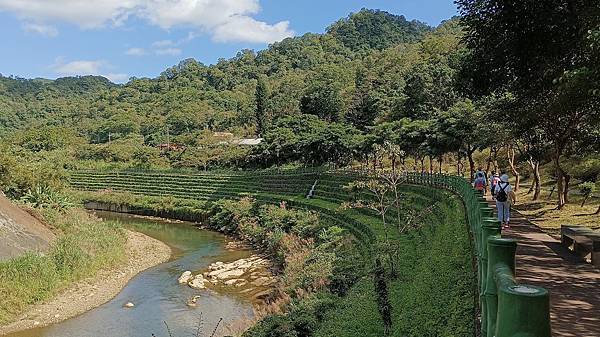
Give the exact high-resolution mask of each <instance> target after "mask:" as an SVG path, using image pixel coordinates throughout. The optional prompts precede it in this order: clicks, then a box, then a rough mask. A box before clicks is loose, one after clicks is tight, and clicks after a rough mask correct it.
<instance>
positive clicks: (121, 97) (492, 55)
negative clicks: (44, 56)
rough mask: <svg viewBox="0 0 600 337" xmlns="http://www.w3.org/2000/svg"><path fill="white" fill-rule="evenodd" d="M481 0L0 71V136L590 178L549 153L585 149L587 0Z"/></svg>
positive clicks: (190, 161)
mask: <svg viewBox="0 0 600 337" xmlns="http://www.w3.org/2000/svg"><path fill="white" fill-rule="evenodd" d="M558 2H560V1H558ZM484 5H485V6H488V5H487V4H485V3H484V2H481V1H474V0H473V1H470V0H464V1H460V2H459V10H460V11H461V14H462V16H461V17H460V18H455V19H451V20H448V21H446V22H443V23H442V24H440V25H439V26H438V27H428V26H427V25H425V24H423V23H420V22H418V21H408V20H406V19H405V18H404V17H403V16H398V15H393V14H390V13H387V12H383V11H378V10H367V9H363V10H361V11H360V12H358V13H354V14H351V15H349V16H348V17H346V18H343V19H340V20H339V21H337V22H335V23H333V24H332V25H331V26H330V27H329V28H328V29H327V30H326V33H324V34H312V33H308V34H305V35H304V36H301V37H296V38H288V39H285V40H283V41H281V42H277V43H274V44H272V45H270V46H269V47H268V48H267V49H265V50H261V51H252V50H242V51H240V52H239V53H238V54H237V55H236V56H235V57H234V58H231V59H222V60H220V61H219V62H217V63H216V64H214V65H204V64H202V63H199V62H197V61H195V60H193V59H187V60H183V61H181V62H180V63H179V64H178V65H176V66H174V67H171V68H168V69H166V70H165V71H163V72H162V73H161V75H160V76H158V77H157V78H153V79H150V78H132V79H131V80H130V81H129V82H128V83H126V84H123V85H116V84H113V83H110V82H109V81H108V80H106V79H105V78H102V77H92V76H84V77H76V78H73V77H70V78H61V79H57V80H54V81H50V80H43V79H30V80H29V79H19V78H7V77H0V102H1V103H0V112H1V113H0V135H4V136H6V137H5V140H6V141H5V142H3V144H2V146H4V147H5V151H4V152H5V153H13V154H18V153H19V151H25V152H24V153H21V154H18V155H21V156H26V157H28V156H33V157H42V159H48V158H49V157H52V156H57V157H58V158H59V160H58V161H57V160H56V158H54V159H52V160H51V161H52V163H53V165H60V160H64V161H65V165H62V166H68V167H71V168H72V167H90V166H93V167H98V166H106V165H108V166H111V167H119V168H127V167H138V168H152V167H154V168H191V169H198V170H207V169H215V168H231V167H236V168H238V167H244V168H257V167H270V166H273V165H283V164H290V163H292V164H294V165H322V164H332V165H337V166H339V165H344V164H348V163H350V162H355V163H356V162H362V163H364V164H368V165H373V164H376V163H377V161H378V158H379V155H378V153H377V152H378V151H377V149H378V147H380V146H381V145H385V144H393V145H394V146H396V147H397V150H398V151H396V153H397V159H398V160H399V161H400V162H401V163H402V164H403V165H404V164H405V160H407V159H409V160H410V163H411V165H412V166H411V169H421V170H425V167H428V169H429V170H433V169H434V168H433V166H434V164H436V165H435V166H437V169H439V170H441V167H442V166H443V163H444V162H445V163H449V162H451V164H452V166H454V167H456V170H457V172H458V173H467V174H469V172H470V174H472V173H473V171H474V169H475V166H476V165H477V164H480V165H481V164H482V163H486V162H487V166H488V168H489V166H490V165H492V164H493V166H494V167H496V168H497V167H498V160H500V161H501V163H500V165H501V166H502V165H504V166H507V165H508V164H511V166H514V167H513V168H512V171H513V174H514V175H517V173H518V172H519V170H520V169H527V170H528V171H529V170H530V171H531V174H532V175H534V178H535V179H534V180H535V181H536V182H535V184H536V190H538V191H539V187H540V176H539V174H540V173H539V172H538V171H539V168H540V165H543V164H545V163H550V162H554V165H555V166H557V167H558V171H557V172H558V173H560V176H562V177H561V178H560V179H557V181H558V182H561V183H562V185H563V186H562V187H561V188H559V189H558V191H559V192H560V193H561V195H562V192H563V191H564V190H567V189H568V186H569V181H568V179H569V176H571V175H574V176H576V178H578V179H581V180H590V179H592V180H595V179H596V177H595V176H593V177H592V176H590V174H588V173H586V172H583V173H581V172H568V170H567V169H566V168H565V167H564V165H561V164H560V163H561V162H562V161H565V160H567V159H568V160H571V159H576V160H578V161H581V160H583V157H586V156H587V155H589V154H592V155H595V154H596V153H597V152H598V148H597V146H595V145H594V144H596V143H597V142H596V140H597V138H598V136H597V135H598V124H597V121H598V119H599V118H597V117H598V115H597V114H598V110H599V109H598V108H597V107H598V92H599V90H598V84H597V83H598V81H597V80H596V79H597V78H598V73H599V71H598V50H599V49H598V45H600V44H599V43H598V39H599V38H600V37H599V36H600V35H599V34H598V19H597V18H598V16H597V15H595V14H594V13H598V11H599V10H598V6H597V4H594V3H593V2H586V1H584V2H582V3H581V4H579V5H578V7H577V8H578V9H577V11H575V12H572V11H569V10H567V9H564V8H563V7H560V6H556V5H553V4H549V5H542V4H537V5H530V4H521V5H520V6H521V7H520V8H521V12H522V15H519V16H515V15H513V14H511V13H512V12H511V9H510V8H504V7H502V8H495V7H493V6H492V5H489V6H492V7H490V8H487V7H485V6H484ZM482 6H483V7H482ZM488 11H491V12H494V13H497V16H496V17H494V20H488V18H486V15H487V14H486V13H487V12H488ZM521 12H520V13H521ZM577 13H581V15H579V14H577ZM488 21H489V22H488ZM529 26H531V27H533V28H532V29H533V30H528V28H527V27H529ZM557 27H564V29H563V28H557ZM496 31H502V32H504V33H502V34H500V33H498V34H496V33H495V32H496ZM503 34H504V35H503ZM563 51H564V52H563ZM482 130H485V131H482ZM486 131H487V132H486ZM555 131H556V132H555ZM578 131H584V132H578ZM244 137H262V138H264V141H263V142H262V143H261V144H260V145H258V146H254V147H249V146H240V145H238V143H239V142H238V140H239V139H240V138H244ZM51 150H59V152H62V153H61V155H56V154H51V153H49V152H48V151H51ZM588 157H589V156H588ZM482 158H483V159H482ZM499 158H500V159H499ZM502 158H504V159H502ZM506 158H508V161H507V159H506ZM67 159H69V160H67ZM509 162H511V163H509ZM519 162H521V163H522V164H520V165H522V166H524V167H525V168H518V167H517V166H519ZM513 164H514V165H513ZM581 165H583V166H586V165H587V166H589V165H592V166H593V167H596V166H597V165H596V164H594V163H589V160H588V159H585V160H583V163H582V164H581ZM5 166H6V165H5ZM530 166H531V169H530V168H529V167H530ZM446 167H448V166H446ZM467 167H468V169H465V168H467ZM594 170H595V169H592V171H593V172H595V171H594ZM579 171H581V170H579ZM584 171H585V167H584ZM588 171H589V170H588ZM593 172H592V173H593ZM592 175H593V174H592ZM561 202H562V201H561Z"/></svg>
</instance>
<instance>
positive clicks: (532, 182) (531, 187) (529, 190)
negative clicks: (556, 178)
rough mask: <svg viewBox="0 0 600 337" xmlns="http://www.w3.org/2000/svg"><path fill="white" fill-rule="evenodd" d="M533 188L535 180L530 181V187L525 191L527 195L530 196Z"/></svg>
mask: <svg viewBox="0 0 600 337" xmlns="http://www.w3.org/2000/svg"><path fill="white" fill-rule="evenodd" d="M534 188H535V180H531V186H529V189H528V190H527V194H531V192H533V189H534Z"/></svg>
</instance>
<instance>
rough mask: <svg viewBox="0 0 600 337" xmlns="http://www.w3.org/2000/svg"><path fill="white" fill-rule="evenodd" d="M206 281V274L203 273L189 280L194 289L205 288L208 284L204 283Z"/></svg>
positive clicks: (189, 284)
mask: <svg viewBox="0 0 600 337" xmlns="http://www.w3.org/2000/svg"><path fill="white" fill-rule="evenodd" d="M204 282H206V280H205V279H204V276H202V274H198V275H196V276H194V278H193V279H191V280H190V281H189V282H188V286H190V288H194V289H205V288H206V286H205V285H204Z"/></svg>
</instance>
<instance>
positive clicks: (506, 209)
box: [495, 174, 517, 229]
mask: <svg viewBox="0 0 600 337" xmlns="http://www.w3.org/2000/svg"><path fill="white" fill-rule="evenodd" d="M495 191H496V209H497V211H498V221H500V224H501V225H502V229H509V228H510V225H509V223H510V206H511V204H514V203H516V202H517V196H516V195H515V192H513V189H512V186H510V183H509V182H508V175H507V174H503V175H502V176H500V182H499V183H498V184H497V185H496V189H495Z"/></svg>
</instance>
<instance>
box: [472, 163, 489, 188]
mask: <svg viewBox="0 0 600 337" xmlns="http://www.w3.org/2000/svg"><path fill="white" fill-rule="evenodd" d="M473 187H475V189H476V190H477V191H481V192H482V193H483V195H485V192H486V190H487V179H486V177H485V172H483V170H482V169H481V167H480V168H478V169H477V172H476V173H475V180H474V182H473Z"/></svg>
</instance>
